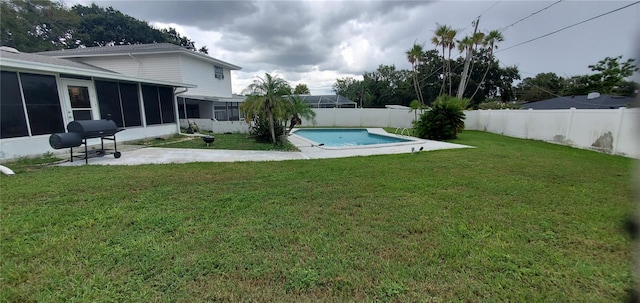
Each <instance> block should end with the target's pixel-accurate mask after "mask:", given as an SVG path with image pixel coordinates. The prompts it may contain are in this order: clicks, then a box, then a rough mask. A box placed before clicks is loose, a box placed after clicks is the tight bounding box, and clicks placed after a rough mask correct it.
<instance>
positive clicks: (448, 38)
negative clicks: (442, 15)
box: [444, 28, 458, 95]
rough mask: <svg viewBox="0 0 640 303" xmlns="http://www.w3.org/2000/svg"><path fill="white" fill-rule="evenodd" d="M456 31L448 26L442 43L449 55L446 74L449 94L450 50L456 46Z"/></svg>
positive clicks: (450, 73)
mask: <svg viewBox="0 0 640 303" xmlns="http://www.w3.org/2000/svg"><path fill="white" fill-rule="evenodd" d="M457 33H458V32H457V31H456V30H455V29H453V28H449V30H447V32H446V33H445V40H444V44H445V46H446V48H447V49H448V50H449V55H448V56H447V75H448V78H449V95H451V82H452V81H451V75H452V72H451V50H452V49H454V48H455V47H456V41H455V38H456V34H457Z"/></svg>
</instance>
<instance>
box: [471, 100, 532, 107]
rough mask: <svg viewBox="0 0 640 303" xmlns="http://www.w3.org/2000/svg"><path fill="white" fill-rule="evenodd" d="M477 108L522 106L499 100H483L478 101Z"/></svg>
mask: <svg viewBox="0 0 640 303" xmlns="http://www.w3.org/2000/svg"><path fill="white" fill-rule="evenodd" d="M478 108H479V109H520V108H522V106H520V105H519V104H513V103H509V102H507V103H505V102H499V101H491V102H484V103H480V104H479V105H478Z"/></svg>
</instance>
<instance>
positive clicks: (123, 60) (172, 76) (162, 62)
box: [74, 54, 184, 82]
mask: <svg viewBox="0 0 640 303" xmlns="http://www.w3.org/2000/svg"><path fill="white" fill-rule="evenodd" d="M74 60H77V61H81V62H85V63H88V64H91V65H95V66H98V67H102V68H106V69H109V70H112V71H115V72H118V73H121V74H125V75H128V76H134V77H141V78H147V79H155V80H161V81H172V82H184V81H183V79H182V75H181V73H180V57H179V55H178V54H156V55H135V54H134V55H132V56H129V55H117V56H104V57H83V58H76V59H74Z"/></svg>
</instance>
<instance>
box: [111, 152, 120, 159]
mask: <svg viewBox="0 0 640 303" xmlns="http://www.w3.org/2000/svg"><path fill="white" fill-rule="evenodd" d="M120 156H122V154H121V153H120V152H115V153H113V157H115V158H116V159H118V158H120Z"/></svg>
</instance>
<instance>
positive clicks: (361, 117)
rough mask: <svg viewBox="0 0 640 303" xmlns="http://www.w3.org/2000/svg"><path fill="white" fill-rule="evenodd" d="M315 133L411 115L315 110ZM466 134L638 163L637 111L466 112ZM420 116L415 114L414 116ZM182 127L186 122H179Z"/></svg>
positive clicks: (213, 124) (236, 127) (405, 120)
mask: <svg viewBox="0 0 640 303" xmlns="http://www.w3.org/2000/svg"><path fill="white" fill-rule="evenodd" d="M313 110H314V111H315V113H316V118H315V120H316V124H315V125H314V124H313V123H312V122H311V121H307V120H304V119H303V121H302V125H303V126H317V127H393V128H397V127H399V128H405V127H406V128H411V127H412V121H413V120H414V119H415V114H414V112H412V111H409V110H406V109H390V108H314V109H313ZM465 114H466V119H465V129H469V130H481V131H487V132H491V133H496V134H501V135H505V136H510V137H517V138H524V139H535V140H543V141H547V142H554V143H559V144H564V145H569V146H573V147H577V148H583V149H593V150H598V151H601V152H606V153H611V154H617V155H623V156H627V157H632V158H637V159H640V108H620V109H563V110H532V109H530V110H474V111H466V112H465ZM419 115H420V112H418V116H419ZM189 120H191V121H192V122H193V121H195V122H196V123H197V124H198V126H199V127H200V129H204V130H213V131H214V132H243V133H246V132H248V130H249V127H248V125H247V124H246V123H244V122H238V121H234V122H217V121H211V120H209V119H189ZM181 126H182V127H186V121H184V120H181Z"/></svg>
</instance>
